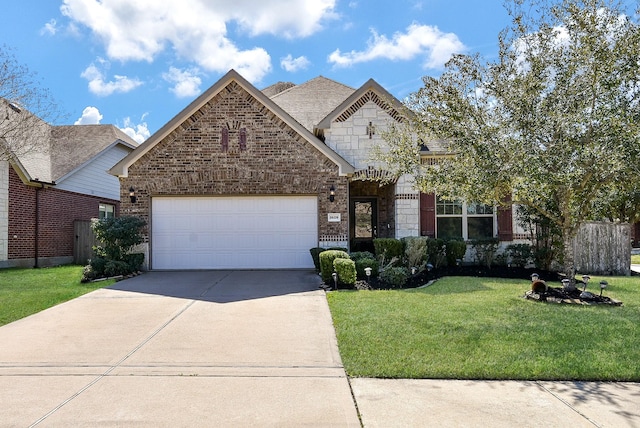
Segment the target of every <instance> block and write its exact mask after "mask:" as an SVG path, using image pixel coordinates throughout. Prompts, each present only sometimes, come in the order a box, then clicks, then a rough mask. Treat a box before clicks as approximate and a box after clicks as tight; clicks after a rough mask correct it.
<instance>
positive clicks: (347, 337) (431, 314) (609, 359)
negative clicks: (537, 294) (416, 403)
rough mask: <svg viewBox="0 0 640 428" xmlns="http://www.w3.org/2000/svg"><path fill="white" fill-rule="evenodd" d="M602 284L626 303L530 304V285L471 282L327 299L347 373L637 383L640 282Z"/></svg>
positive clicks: (621, 279)
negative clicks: (615, 304) (528, 295)
mask: <svg viewBox="0 0 640 428" xmlns="http://www.w3.org/2000/svg"><path fill="white" fill-rule="evenodd" d="M600 279H602V278H593V279H592V280H591V284H593V286H592V287H590V288H589V289H590V290H591V291H592V292H599V290H596V289H595V288H598V287H597V284H598V283H599V281H600ZM606 279H607V280H608V282H609V288H607V289H606V290H605V295H606V296H609V297H612V298H614V299H617V300H621V301H623V302H624V306H622V307H612V306H577V305H576V306H573V305H559V304H550V303H539V302H533V301H529V300H525V299H524V298H523V297H522V296H523V295H524V292H525V291H526V290H527V289H529V288H530V282H529V281H521V280H513V279H495V278H474V277H449V278H443V279H441V280H439V281H437V282H435V283H434V284H433V285H431V286H430V287H427V288H423V289H409V290H389V291H383V290H378V291H339V292H331V293H329V294H328V301H329V305H330V308H331V312H332V316H333V320H334V324H335V327H336V334H337V336H338V344H339V347H340V354H341V356H342V360H343V363H344V366H345V369H346V371H347V374H348V375H349V376H353V377H377V378H442V379H521V380H606V381H636V382H637V381H640V364H638V361H640V347H639V346H638V343H640V328H638V327H639V326H640V295H639V294H638V292H639V291H640V278H638V277H611V278H606ZM550 285H551V284H550ZM553 286H560V284H559V283H558V284H554V285H553Z"/></svg>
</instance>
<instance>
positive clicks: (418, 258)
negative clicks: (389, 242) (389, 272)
mask: <svg viewBox="0 0 640 428" xmlns="http://www.w3.org/2000/svg"><path fill="white" fill-rule="evenodd" d="M402 241H403V242H404V259H405V263H406V267H407V268H409V269H411V268H412V267H415V268H418V270H420V271H421V270H423V269H424V267H425V266H426V264H427V238H426V237H424V236H408V237H406V238H402Z"/></svg>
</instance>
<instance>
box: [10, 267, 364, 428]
mask: <svg viewBox="0 0 640 428" xmlns="http://www.w3.org/2000/svg"><path fill="white" fill-rule="evenodd" d="M319 285H320V281H319V279H318V276H317V275H315V274H314V273H313V272H310V271H196V272H149V273H146V274H144V275H141V276H138V277H135V278H132V279H128V280H125V281H121V282H118V283H116V284H114V285H113V286H112V287H109V288H104V289H100V290H96V291H94V292H92V293H89V294H86V295H84V296H82V297H80V298H77V299H75V300H72V301H69V302H66V303H64V304H61V305H58V306H56V307H53V308H50V309H48V310H45V311H43V312H40V313H38V314H35V315H32V316H30V317H27V318H24V319H22V320H19V321H16V322H14V323H11V324H8V325H6V326H3V327H0V344H1V345H0V403H2V405H1V406H0V426H20V427H22V426H43V427H44V426H131V425H135V426H153V427H158V426H171V427H176V426H353V427H359V426H360V422H359V420H358V415H357V411H356V408H355V404H354V402H353V398H352V395H351V390H350V388H349V383H348V380H347V377H346V375H345V372H344V369H343V367H342V362H341V360H340V355H339V353H338V348H337V342H336V338H335V332H334V330H333V325H332V322H331V315H330V312H329V308H328V306H327V302H326V298H325V295H324V291H322V290H320V289H319V288H318V286H319Z"/></svg>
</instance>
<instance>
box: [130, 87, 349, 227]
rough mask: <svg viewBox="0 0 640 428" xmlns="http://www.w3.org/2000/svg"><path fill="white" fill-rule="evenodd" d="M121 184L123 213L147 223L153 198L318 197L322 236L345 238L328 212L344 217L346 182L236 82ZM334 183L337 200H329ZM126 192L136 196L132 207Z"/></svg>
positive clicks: (158, 146)
mask: <svg viewBox="0 0 640 428" xmlns="http://www.w3.org/2000/svg"><path fill="white" fill-rule="evenodd" d="M243 129H244V130H245V131H244V135H245V136H244V137H243V138H246V146H244V144H241V143H242V141H243V140H242V139H241V138H240V136H241V133H242V132H243V131H242V130H243ZM223 135H224V137H223ZM120 184H121V185H120V191H121V201H122V205H121V209H122V213H123V215H137V216H140V217H142V218H143V219H145V220H146V221H147V222H149V220H150V212H149V211H150V197H152V196H155V195H167V196H169V195H173V196H176V195H273V194H276V195H318V211H319V212H318V231H319V235H320V237H322V236H323V235H346V234H347V233H348V231H347V222H346V221H342V222H340V223H329V222H328V221H327V213H329V212H332V213H341V214H342V218H343V219H346V218H347V213H348V211H347V195H348V181H347V178H346V177H340V176H339V175H338V166H337V165H335V164H334V163H333V162H332V161H330V160H329V159H327V158H326V157H325V156H324V155H323V154H322V153H321V152H320V151H318V150H317V149H316V148H315V147H313V145H311V144H310V143H308V142H307V141H306V140H305V139H304V138H303V137H301V136H300V135H299V134H298V133H297V132H296V131H295V130H294V129H292V128H291V127H289V126H288V125H287V124H286V123H284V122H283V121H282V120H280V119H279V118H278V117H277V116H276V115H275V114H274V113H272V112H271V111H270V110H269V109H267V108H266V107H265V106H264V105H263V104H262V103H261V102H260V101H258V100H257V99H256V98H254V97H253V96H252V95H251V94H249V93H248V92H246V91H245V90H244V89H242V88H241V87H240V86H239V85H238V84H236V83H235V82H231V83H230V84H229V85H228V86H227V87H225V88H224V89H223V90H221V91H220V92H219V93H218V94H217V95H216V96H215V97H213V98H212V99H211V100H210V101H209V102H208V103H206V104H205V105H204V106H203V107H202V108H200V109H199V110H198V111H196V112H195V113H193V114H192V115H191V116H190V117H189V118H187V119H186V120H185V121H184V122H183V123H182V124H181V125H179V126H177V127H176V129H175V130H174V131H173V132H172V133H170V134H169V135H168V136H167V137H165V138H164V140H162V141H160V142H159V143H157V144H156V145H155V147H153V148H152V149H151V150H149V152H147V153H146V154H145V155H144V156H143V157H141V158H140V159H139V160H138V161H137V162H136V163H134V164H133V165H131V166H130V167H129V173H128V177H126V178H121V183H120ZM332 185H333V186H335V189H336V198H335V202H330V201H329V199H328V196H329V188H330V187H331V186H332ZM129 187H133V188H134V189H135V191H136V196H137V201H136V203H134V204H132V203H131V202H130V201H129V196H128V192H129V191H128V189H129ZM145 233H146V237H147V240H148V231H146V232H145Z"/></svg>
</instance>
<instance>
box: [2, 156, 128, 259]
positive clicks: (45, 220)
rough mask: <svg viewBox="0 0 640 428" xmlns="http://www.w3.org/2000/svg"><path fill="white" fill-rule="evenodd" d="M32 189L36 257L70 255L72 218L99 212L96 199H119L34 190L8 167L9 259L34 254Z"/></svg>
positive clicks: (89, 217) (55, 190) (72, 241)
mask: <svg viewBox="0 0 640 428" xmlns="http://www.w3.org/2000/svg"><path fill="white" fill-rule="evenodd" d="M36 192H38V193H39V195H38V198H39V205H40V209H39V214H40V218H39V231H38V235H39V237H38V257H42V258H46V257H65V256H73V245H74V241H75V236H74V230H73V222H74V220H90V219H91V218H96V217H98V215H99V205H100V203H101V202H102V203H108V204H112V205H116V212H117V210H118V205H119V201H114V200H111V199H104V198H99V197H95V196H89V195H82V194H79V193H73V192H68V191H65V190H58V189H56V188H55V187H53V188H44V189H39V190H37V188H36V187H33V186H27V185H25V184H24V183H23V182H22V180H20V177H18V174H16V172H15V171H14V170H13V168H9V236H8V238H9V245H8V253H9V259H10V260H11V259H28V258H34V257H35V233H36V226H35V220H36Z"/></svg>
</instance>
